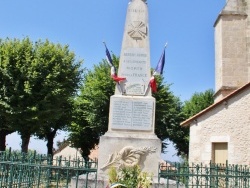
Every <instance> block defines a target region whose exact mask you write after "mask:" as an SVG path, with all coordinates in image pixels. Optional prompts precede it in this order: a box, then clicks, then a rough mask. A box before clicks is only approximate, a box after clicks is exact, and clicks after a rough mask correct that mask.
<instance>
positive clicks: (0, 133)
mask: <svg viewBox="0 0 250 188" xmlns="http://www.w3.org/2000/svg"><path fill="white" fill-rule="evenodd" d="M6 136H7V132H6V131H5V130H0V138H1V139H0V151H5V149H6Z"/></svg>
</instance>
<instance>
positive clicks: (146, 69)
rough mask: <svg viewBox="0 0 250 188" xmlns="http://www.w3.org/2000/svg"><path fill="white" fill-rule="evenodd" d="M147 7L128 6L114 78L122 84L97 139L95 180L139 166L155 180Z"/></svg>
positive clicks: (157, 145)
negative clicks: (111, 171)
mask: <svg viewBox="0 0 250 188" xmlns="http://www.w3.org/2000/svg"><path fill="white" fill-rule="evenodd" d="M150 67H151V66H150V48H149V25H148V7H147V4H146V1H145V0H144V1H143V0H132V1H131V2H130V3H129V4H128V9H127V17H126V22H125V29H124V36H123V42H122V49H121V54H120V62H119V71H118V76H120V77H125V78H126V80H125V81H124V82H120V83H118V84H117V86H116V90H115V95H113V96H111V100H110V112H109V127H108V131H107V132H106V133H105V135H103V136H102V137H101V138H100V143H99V157H98V179H100V178H103V179H107V178H108V173H107V172H108V168H109V167H111V166H113V167H117V168H119V167H122V166H133V165H139V166H140V167H141V170H142V171H145V172H148V173H152V174H153V177H155V178H156V177H158V164H159V161H160V154H161V141H160V139H158V138H157V136H156V135H155V133H154V131H155V123H154V122H155V99H154V98H153V97H152V96H151V89H150V87H148V86H149V81H150V78H151V72H150Z"/></svg>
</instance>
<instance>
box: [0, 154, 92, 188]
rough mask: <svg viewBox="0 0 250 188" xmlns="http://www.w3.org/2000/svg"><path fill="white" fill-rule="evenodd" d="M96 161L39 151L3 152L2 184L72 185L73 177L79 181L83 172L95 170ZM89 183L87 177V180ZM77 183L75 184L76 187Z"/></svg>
mask: <svg viewBox="0 0 250 188" xmlns="http://www.w3.org/2000/svg"><path fill="white" fill-rule="evenodd" d="M96 172H97V162H96V161H93V162H92V161H84V160H83V159H80V158H78V159H70V158H62V157H58V158H56V159H53V158H52V157H51V156H47V155H38V154H36V152H34V153H28V154H24V153H20V152H11V151H8V152H1V153H0V187H1V188H28V187H32V188H60V187H70V183H71V179H72V178H73V177H74V178H75V181H76V182H77V181H78V178H79V176H80V175H83V174H85V175H86V177H87V178H88V174H90V173H94V174H95V178H96V176H97V175H96ZM85 182H86V184H85V187H88V181H87V180H86V181H85ZM77 185H78V184H77V183H76V187H77Z"/></svg>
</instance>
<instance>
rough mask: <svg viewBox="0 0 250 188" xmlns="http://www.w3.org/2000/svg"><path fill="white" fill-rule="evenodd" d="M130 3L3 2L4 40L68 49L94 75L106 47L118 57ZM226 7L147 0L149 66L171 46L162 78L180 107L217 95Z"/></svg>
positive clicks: (0, 29)
mask: <svg viewBox="0 0 250 188" xmlns="http://www.w3.org/2000/svg"><path fill="white" fill-rule="evenodd" d="M128 2H129V0H106V1H104V0H91V1H86V0H73V1H69V0H60V1H59V0H53V1H49V0H36V1H34V0H25V1H17V0H15V1H14V0H8V1H7V0H6V1H0V7H1V11H0V38H2V39H4V38H6V37H9V38H19V39H20V38H24V37H30V38H31V39H32V40H33V41H36V40H39V39H42V40H45V39H48V40H49V41H51V42H54V43H60V44H65V45H66V44H68V45H69V48H70V49H71V50H72V51H74V52H75V54H76V56H77V58H80V59H83V60H84V64H83V67H86V68H89V69H91V67H92V66H93V65H94V64H98V63H99V62H100V61H102V59H105V50H104V47H103V44H102V42H103V41H105V42H106V43H107V45H108V48H109V50H110V51H112V52H113V53H114V54H115V55H117V56H119V55H120V50H121V44H122V37H123V31H124V24H125V17H126V10H127V5H128ZM225 3H226V0H213V1H201V0H191V1H187V0H172V1H170V0H157V1H155V0H148V9H149V35H150V50H151V54H150V55H151V66H152V67H153V68H154V67H155V66H156V64H157V62H158V60H159V58H160V55H161V53H162V50H163V47H164V45H165V43H166V42H168V47H167V49H166V64H165V70H164V77H165V81H166V83H168V84H171V87H170V88H171V90H172V91H173V93H174V94H175V95H176V96H179V97H180V98H181V100H182V101H185V100H188V99H189V98H190V97H191V96H192V94H193V93H194V92H202V91H205V90H207V89H210V88H212V89H214V27H213V24H214V22H215V20H216V18H217V16H218V14H219V12H220V11H221V10H222V8H223V6H224V5H225ZM61 137H62V135H61ZM15 138H16V136H15ZM10 140H11V141H10ZM18 142H19V141H18ZM34 142H35V141H33V143H34ZM7 144H8V146H12V145H13V146H12V147H14V145H16V141H14V136H13V138H12V137H11V139H10V138H8V139H7ZM31 145H32V141H31ZM31 145H30V146H31ZM35 145H36V146H37V144H35ZM18 146H19V143H18ZM44 147H45V145H44ZM45 151H46V147H45Z"/></svg>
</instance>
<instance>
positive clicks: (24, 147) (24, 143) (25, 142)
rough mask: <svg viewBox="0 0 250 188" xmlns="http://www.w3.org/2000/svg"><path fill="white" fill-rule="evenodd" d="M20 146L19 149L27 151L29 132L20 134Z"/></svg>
mask: <svg viewBox="0 0 250 188" xmlns="http://www.w3.org/2000/svg"><path fill="white" fill-rule="evenodd" d="M21 139H22V146H21V150H22V152H24V153H28V149H29V142H30V134H21Z"/></svg>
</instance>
